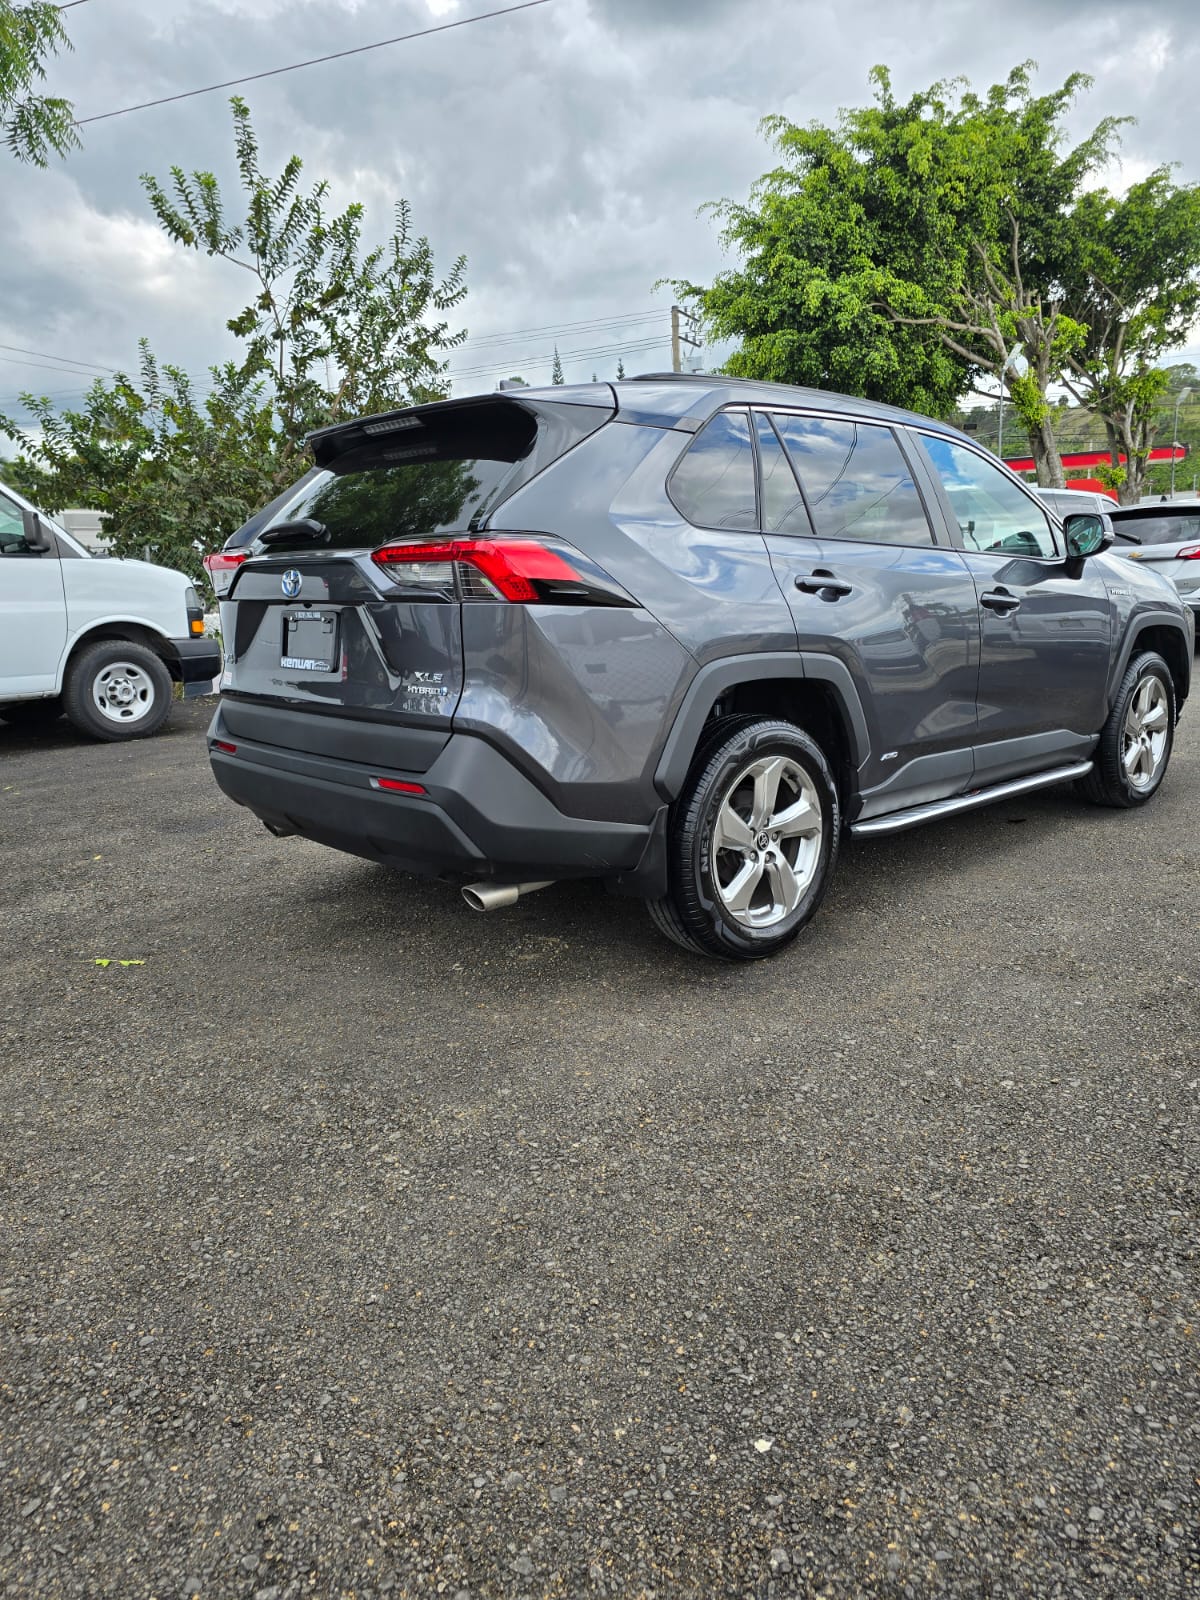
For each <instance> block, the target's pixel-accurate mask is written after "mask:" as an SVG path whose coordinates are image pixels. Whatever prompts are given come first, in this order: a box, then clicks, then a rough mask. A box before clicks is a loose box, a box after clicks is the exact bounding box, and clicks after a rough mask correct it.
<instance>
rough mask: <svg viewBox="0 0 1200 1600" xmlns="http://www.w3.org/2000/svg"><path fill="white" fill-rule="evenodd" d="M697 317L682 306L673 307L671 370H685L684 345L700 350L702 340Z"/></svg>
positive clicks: (690, 348)
mask: <svg viewBox="0 0 1200 1600" xmlns="http://www.w3.org/2000/svg"><path fill="white" fill-rule="evenodd" d="M699 331H700V330H699V328H698V326H697V319H696V317H695V316H693V314H692V313H691V312H690V311H684V310H683V309H682V307H680V306H672V307H671V371H672V372H682V371H683V346H684V345H687V347H688V349H689V350H699V348H700V340H699V338H698V337H697V336H698V334H699Z"/></svg>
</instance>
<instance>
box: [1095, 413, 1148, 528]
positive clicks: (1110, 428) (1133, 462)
mask: <svg viewBox="0 0 1200 1600" xmlns="http://www.w3.org/2000/svg"><path fill="white" fill-rule="evenodd" d="M1104 432H1105V435H1106V436H1107V438H1108V453H1109V458H1110V459H1111V461H1112V464H1113V466H1114V468H1116V469H1117V470H1118V471H1119V470H1120V469H1121V457H1122V456H1124V457H1125V476H1124V478H1123V479H1122V480H1121V482H1120V483H1119V484H1118V485H1117V503H1118V504H1119V505H1123V506H1135V505H1137V503H1138V501H1139V500H1140V499H1141V498H1142V489H1143V486H1144V485H1145V482H1146V463H1145V461H1144V460H1143V459H1142V458H1141V456H1140V455H1139V454H1138V453H1137V446H1136V443H1135V441H1134V439H1133V438H1132V436H1131V433H1130V428H1129V424H1128V423H1127V421H1126V419H1125V418H1124V416H1121V417H1118V418H1113V417H1105V419H1104Z"/></svg>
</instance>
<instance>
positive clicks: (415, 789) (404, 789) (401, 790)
mask: <svg viewBox="0 0 1200 1600" xmlns="http://www.w3.org/2000/svg"><path fill="white" fill-rule="evenodd" d="M371 787H372V789H392V790H394V791H395V793H396V794H424V793H425V790H424V789H423V788H422V786H421V785H420V784H419V783H402V782H401V781H400V779H399V778H372V779H371Z"/></svg>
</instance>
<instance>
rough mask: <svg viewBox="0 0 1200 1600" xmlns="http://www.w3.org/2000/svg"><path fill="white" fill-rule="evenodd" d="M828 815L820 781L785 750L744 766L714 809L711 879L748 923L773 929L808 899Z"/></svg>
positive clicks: (739, 919)
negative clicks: (819, 790) (819, 791)
mask: <svg viewBox="0 0 1200 1600" xmlns="http://www.w3.org/2000/svg"><path fill="white" fill-rule="evenodd" d="M823 829H824V821H823V818H822V812H821V803H820V799H819V797H818V794H817V788H816V785H815V784H814V783H813V780H812V779H811V778H810V777H809V775H808V773H807V772H806V771H805V770H804V768H803V767H802V766H800V764H799V763H798V762H796V761H793V760H791V759H789V758H788V757H787V756H762V757H759V758H758V759H757V760H754V761H752V762H750V763H749V764H748V765H747V766H745V767H743V769H742V770H741V772H739V773H738V775H737V776H736V777H735V778H734V780H733V782H732V783H731V784H730V785H729V787H728V789H727V790H726V791H725V794H724V796H723V798H722V800H721V803H720V805H719V807H718V809H717V815H716V821H715V823H714V824H713V831H712V846H711V849H712V876H713V885H714V887H715V889H716V891H717V894H718V896H719V897H720V900H721V903H722V905H723V906H724V908H725V910H726V912H727V913H728V915H729V916H730V917H732V918H733V919H734V921H736V922H739V923H740V924H741V925H742V926H743V927H745V928H770V927H774V926H775V925H776V924H777V923H780V922H782V921H783V920H784V919H785V918H786V917H788V916H790V915H791V913H792V912H793V911H795V909H796V907H797V906H798V905H799V904H800V902H801V900H802V899H803V898H804V895H805V893H806V892H807V890H808V888H809V885H810V884H811V883H812V881H813V878H814V876H815V874H816V872H817V867H818V864H819V862H820V858H821V838H822V832H823Z"/></svg>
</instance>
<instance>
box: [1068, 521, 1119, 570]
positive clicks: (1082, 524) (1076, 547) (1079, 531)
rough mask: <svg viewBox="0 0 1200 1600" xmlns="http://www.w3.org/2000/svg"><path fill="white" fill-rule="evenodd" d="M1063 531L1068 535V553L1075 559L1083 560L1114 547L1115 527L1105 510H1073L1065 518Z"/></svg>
mask: <svg viewBox="0 0 1200 1600" xmlns="http://www.w3.org/2000/svg"><path fill="white" fill-rule="evenodd" d="M1063 531H1064V532H1065V533H1066V536H1067V554H1068V556H1070V557H1071V558H1072V559H1073V560H1076V561H1083V560H1085V559H1086V558H1087V557H1088V556H1098V555H1102V554H1103V553H1104V551H1105V550H1111V549H1112V543H1113V527H1112V523H1111V522H1110V521H1109V519H1108V518H1107V517H1106V516H1105V515H1104V514H1103V512H1100V511H1075V512H1072V514H1071V515H1070V516H1069V517H1065V518H1064V519H1063Z"/></svg>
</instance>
